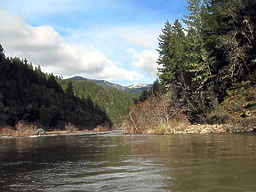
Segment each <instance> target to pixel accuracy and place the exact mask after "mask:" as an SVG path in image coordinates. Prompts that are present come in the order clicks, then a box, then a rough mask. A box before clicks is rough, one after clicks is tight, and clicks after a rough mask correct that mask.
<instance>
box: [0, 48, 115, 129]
mask: <svg viewBox="0 0 256 192" xmlns="http://www.w3.org/2000/svg"><path fill="white" fill-rule="evenodd" d="M0 52H1V61H0V74H1V76H0V125H11V126H14V125H15V124H16V123H17V122H18V121H20V120H25V121H27V122H37V123H40V124H42V125H43V126H45V127H46V128H52V127H54V128H55V127H59V128H64V125H65V124H66V123H72V124H74V125H76V126H79V127H81V128H87V129H90V128H95V127H96V126H97V125H103V124H109V125H110V126H111V125H112V122H111V121H110V119H109V117H108V115H107V114H106V112H105V111H104V110H103V109H102V108H101V107H100V106H98V105H96V104H95V103H94V102H93V101H92V100H91V99H90V98H87V99H80V98H79V97H75V96H74V90H73V85H72V83H71V82H69V83H67V88H66V89H65V90H66V91H65V93H64V91H63V89H62V87H61V86H60V85H59V83H58V82H57V80H56V79H57V78H56V77H55V76H54V75H53V74H49V75H48V74H45V73H43V72H42V71H41V68H40V66H39V67H36V68H35V69H33V66H32V65H31V64H28V62H27V60H26V59H25V60H20V59H19V58H5V56H4V54H3V49H2V46H0Z"/></svg>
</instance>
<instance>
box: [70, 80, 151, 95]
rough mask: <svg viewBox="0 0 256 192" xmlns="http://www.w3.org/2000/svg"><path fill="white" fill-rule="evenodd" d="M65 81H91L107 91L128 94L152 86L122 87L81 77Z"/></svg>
mask: <svg viewBox="0 0 256 192" xmlns="http://www.w3.org/2000/svg"><path fill="white" fill-rule="evenodd" d="M67 80H75V81H92V82H94V83H96V84H97V85H99V86H102V87H105V88H108V89H117V90H121V91H126V92H129V93H141V92H142V91H143V90H145V89H146V90H148V89H150V88H151V87H152V86H153V85H152V84H143V83H135V84H134V85H129V86H122V85H119V84H116V83H111V82H109V81H106V80H97V79H88V78H84V77H81V76H74V77H71V78H68V79H67Z"/></svg>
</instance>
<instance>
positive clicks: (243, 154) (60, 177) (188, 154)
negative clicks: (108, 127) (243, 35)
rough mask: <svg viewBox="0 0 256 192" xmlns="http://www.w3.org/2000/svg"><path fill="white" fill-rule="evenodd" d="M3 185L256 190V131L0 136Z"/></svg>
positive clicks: (19, 187) (0, 181)
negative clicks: (158, 134)
mask: <svg viewBox="0 0 256 192" xmlns="http://www.w3.org/2000/svg"><path fill="white" fill-rule="evenodd" d="M0 161H1V164H0V191H33V192H34V191H76V192H78V191H256V182H255V178H256V135H255V134H247V135H242V134H240V135H235V134H234V135H214V134H211V135H166V136H154V135H135V136H131V135H103V136H54V137H37V138H16V139H15V138H14V139H0Z"/></svg>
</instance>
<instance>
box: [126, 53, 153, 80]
mask: <svg viewBox="0 0 256 192" xmlns="http://www.w3.org/2000/svg"><path fill="white" fill-rule="evenodd" d="M127 51H128V52H129V53H131V54H132V56H133V58H134V59H135V61H133V65H135V66H136V67H138V68H141V69H143V70H144V71H146V73H147V74H148V75H149V76H151V77H155V76H156V73H157V63H156V61H157V58H158V54H157V53H156V51H152V50H142V51H141V52H138V51H136V50H134V49H131V48H130V49H128V50H127Z"/></svg>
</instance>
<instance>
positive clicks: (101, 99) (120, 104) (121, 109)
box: [58, 79, 138, 123]
mask: <svg viewBox="0 0 256 192" xmlns="http://www.w3.org/2000/svg"><path fill="white" fill-rule="evenodd" d="M58 81H59V83H60V84H61V85H62V87H63V89H65V90H66V92H67V90H69V89H70V90H71V88H70V86H71V84H72V86H73V92H74V94H75V96H77V97H79V98H81V99H82V100H86V103H87V104H86V105H87V107H89V108H90V109H92V108H96V109H97V108H102V109H104V111H106V114H107V116H108V117H109V118H110V120H111V121H112V122H113V123H120V122H121V121H122V118H123V116H125V115H127V114H128V112H129V110H130V108H131V107H132V106H133V105H134V99H135V100H136V99H137V97H138V95H137V94H132V93H128V92H125V91H120V90H117V89H108V88H104V87H101V86H98V85H97V84H96V83H94V82H92V81H89V80H80V81H75V80H70V81H68V80H62V79H59V80H58ZM70 92H71V91H70ZM84 98H86V99H84ZM94 103H95V104H94ZM101 115H103V116H104V114H101Z"/></svg>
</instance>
